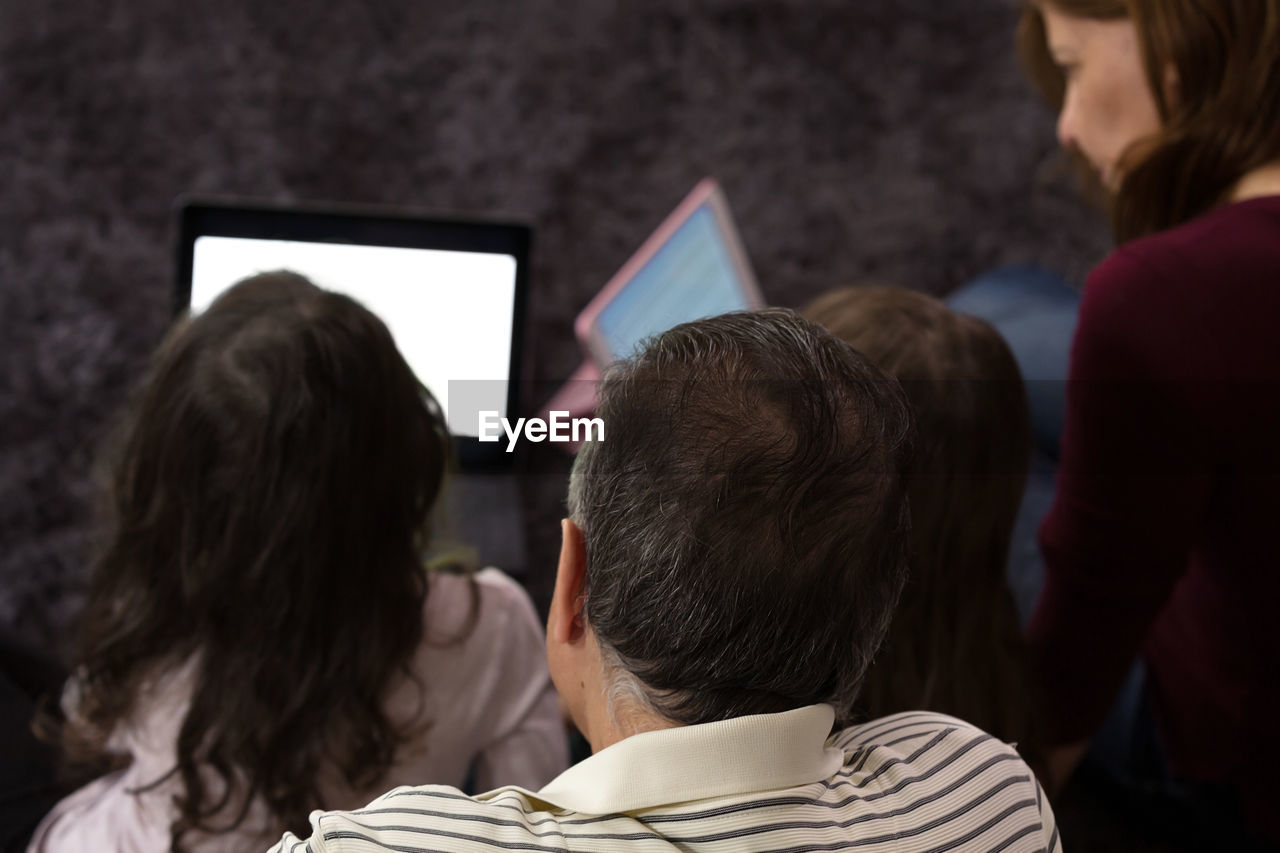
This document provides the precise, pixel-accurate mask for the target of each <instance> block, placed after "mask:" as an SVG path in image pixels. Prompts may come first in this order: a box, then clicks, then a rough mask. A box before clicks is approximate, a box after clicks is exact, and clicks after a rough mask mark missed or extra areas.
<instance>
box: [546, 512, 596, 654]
mask: <svg viewBox="0 0 1280 853" xmlns="http://www.w3.org/2000/svg"><path fill="white" fill-rule="evenodd" d="M586 579H587V546H586V540H585V539H584V538H583V535H582V529H581V528H580V527H578V525H576V524H574V523H573V522H572V521H570V520H569V519H567V518H566V519H563V520H562V521H561V522H560V564H559V566H558V567H557V568H556V587H555V591H554V592H552V594H551V612H550V613H548V614H547V639H548V640H550V641H552V642H555V643H561V644H572V643H574V642H576V641H578V640H580V639H581V638H582V634H583V618H582V604H583V599H582V587H583V584H584V583H585V582H586Z"/></svg>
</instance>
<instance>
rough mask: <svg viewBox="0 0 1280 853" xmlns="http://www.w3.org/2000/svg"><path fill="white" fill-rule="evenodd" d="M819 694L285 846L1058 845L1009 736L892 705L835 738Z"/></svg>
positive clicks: (315, 849)
mask: <svg viewBox="0 0 1280 853" xmlns="http://www.w3.org/2000/svg"><path fill="white" fill-rule="evenodd" d="M832 719H833V714H832V710H831V708H830V707H829V706H827V705H814V706H811V707H808V708H800V709H798V710H795V711H788V712H786V713H783V714H768V715H762V716H754V717H742V718H739V719H736V720H729V721H726V722H721V723H710V724H707V725H701V726H686V727H682V728H675V729H667V730H663V731H658V732H647V733H644V734H640V735H634V736H632V737H629V738H627V739H626V740H623V741H621V742H620V743H617V744H615V745H613V746H611V747H609V748H608V749H606V750H603V751H602V752H600V753H598V754H596V755H594V756H592V757H591V758H589V759H587V760H586V761H583V762H582V763H580V764H578V765H577V766H575V767H572V768H570V769H569V770H568V771H566V772H565V773H564V774H562V775H561V776H560V777H559V778H557V779H556V780H555V781H553V782H552V783H551V784H549V785H548V786H547V787H545V788H543V789H542V790H541V791H540V792H538V793H531V792H529V791H524V790H521V789H519V788H500V789H498V790H496V791H491V792H489V793H487V794H482V795H480V796H478V797H467V796H464V795H463V794H462V793H460V792H459V791H457V790H455V789H453V788H446V787H441V786H424V787H415V788H398V789H396V790H395V791H392V792H391V793H389V794H386V795H385V796H382V797H380V798H378V799H377V800H375V801H374V802H373V803H371V804H370V805H369V806H368V807H367V808H364V809H361V810H359V811H355V812H316V813H314V814H312V816H311V823H312V827H313V829H314V832H313V834H312V836H311V838H310V839H309V840H300V839H297V838H295V837H293V836H292V835H286V836H285V838H284V839H283V840H282V841H281V843H280V844H279V845H277V847H275V848H274V851H277V853H302V851H304V850H306V851H312V853H322V851H323V853H336V852H337V851H342V853H357V851H359V853H380V851H484V853H500V851H534V853H537V851H569V850H572V851H578V853H595V851H599V853H605V851H623V853H631V851H635V853H647V851H671V850H681V851H698V852H699V853H730V851H732V852H733V853H739V852H740V851H779V853H782V851H785V852H786V853H809V851H815V852H816V851H840V850H849V851H859V853H882V851H894V853H916V851H919V853H923V851H938V852H939V853H940V851H983V853H990V851H1011V852H1012V851H1050V853H1056V851H1059V850H1060V849H1061V844H1060V841H1059V838H1058V832H1057V828H1056V826H1055V824H1054V819H1053V812H1052V810H1051V809H1050V808H1049V803H1048V802H1047V801H1046V800H1045V798H1044V796H1043V794H1042V792H1041V790H1040V786H1039V785H1038V784H1036V781H1035V777H1034V776H1033V775H1032V773H1031V771H1030V769H1028V767H1027V765H1026V764H1024V763H1023V762H1022V760H1021V759H1020V758H1019V757H1018V754H1017V752H1015V751H1014V750H1013V749H1012V748H1011V747H1009V746H1007V745H1006V744H1004V743H1001V742H1000V741H998V740H996V739H994V738H992V737H991V736H989V735H987V734H985V733H983V732H981V731H979V730H978V729H975V728H974V727H972V726H970V725H969V724H967V723H964V722H961V721H959V720H956V719H954V718H952V717H946V716H942V715H940V714H933V713H927V712H909V713H903V714H895V715H893V716H891V717H885V718H883V719H881V720H876V721H874V722H871V723H867V724H864V725H861V726H857V727H855V728H850V729H845V730H843V731H840V732H837V733H836V734H834V735H832V736H831V737H827V733H828V732H829V731H830V730H831V723H832Z"/></svg>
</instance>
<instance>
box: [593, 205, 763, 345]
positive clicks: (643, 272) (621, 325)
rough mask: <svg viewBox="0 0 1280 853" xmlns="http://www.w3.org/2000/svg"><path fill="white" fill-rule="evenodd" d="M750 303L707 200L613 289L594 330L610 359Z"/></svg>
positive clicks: (747, 306) (747, 305)
mask: <svg viewBox="0 0 1280 853" xmlns="http://www.w3.org/2000/svg"><path fill="white" fill-rule="evenodd" d="M751 307H753V306H752V305H751V304H750V303H749V302H748V300H747V298H746V295H745V293H744V291H743V288H742V285H741V283H740V282H739V273H738V269H737V267H736V266H735V265H734V262H733V258H732V257H730V255H729V249H728V247H727V246H726V245H725V242H724V239H723V237H722V236H721V234H720V229H719V227H718V226H717V224H716V220H715V214H714V213H713V212H712V210H711V207H710V205H709V204H703V205H702V206H701V207H699V208H698V209H697V210H696V211H695V212H694V213H693V214H692V215H691V216H690V217H689V218H688V219H687V220H685V222H684V224H683V225H681V226H680V227H679V228H678V229H677V230H676V232H675V233H674V234H672V235H671V236H670V237H669V238H668V239H667V242H666V243H664V244H663V246H662V248H660V249H659V250H658V251H657V252H656V253H655V254H654V256H653V257H652V258H650V259H649V261H648V263H646V264H645V265H644V266H643V267H641V268H640V269H639V270H638V271H637V272H636V273H635V274H634V275H633V276H632V278H631V280H630V281H629V282H627V286H626V287H625V288H623V289H622V290H621V291H619V293H618V295H617V296H615V297H614V298H613V301H611V302H610V303H609V304H608V305H607V306H605V308H604V310H602V311H601V312H600V316H599V317H598V318H597V319H596V324H597V328H598V329H599V330H600V334H601V336H602V337H603V339H604V341H605V343H606V344H607V345H608V347H609V350H610V354H611V355H612V356H613V357H614V358H626V357H627V356H630V355H632V354H633V353H634V352H635V350H636V347H637V346H638V345H639V343H640V342H641V341H642V340H644V339H645V338H646V337H648V336H649V335H652V334H654V333H656V332H662V331H665V330H666V329H670V328H671V327H672V326H676V325H679V324H680V323H684V322H686V321H689V320H698V319H701V318H703V317H712V316H715V315H717V314H724V313H727V312H729V311H742V310H746V309H748V308H751Z"/></svg>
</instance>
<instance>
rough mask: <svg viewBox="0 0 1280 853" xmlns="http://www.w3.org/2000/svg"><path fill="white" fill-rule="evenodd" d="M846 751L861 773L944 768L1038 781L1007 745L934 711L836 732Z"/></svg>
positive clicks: (924, 772) (923, 774)
mask: <svg viewBox="0 0 1280 853" xmlns="http://www.w3.org/2000/svg"><path fill="white" fill-rule="evenodd" d="M828 742H829V743H830V745H832V746H835V747H837V748H839V749H841V750H843V751H844V752H845V754H846V756H856V758H853V759H851V760H852V762H853V764H854V765H855V766H859V767H860V768H861V769H862V770H863V771H869V772H879V769H880V768H889V767H894V768H896V771H895V772H903V771H911V773H912V775H913V776H918V777H919V778H920V779H926V778H930V777H931V776H932V775H933V773H934V772H935V771H936V770H937V769H938V768H941V767H944V766H945V767H952V768H953V769H954V768H957V767H978V766H983V767H986V768H991V769H995V771H996V772H997V773H1001V774H1004V775H1008V776H1012V777H1017V778H1018V779H1022V780H1024V781H1031V780H1032V779H1033V778H1034V777H1033V775H1032V773H1031V771H1030V768H1028V767H1027V765H1026V763H1025V762H1024V761H1023V760H1022V758H1021V757H1020V756H1019V755H1018V750H1017V748H1016V746H1014V745H1012V744H1008V743H1005V742H1004V741H1002V740H1000V739H999V738H997V737H994V736H993V735H990V734H988V733H987V732H985V731H983V730H982V729H980V728H978V727H977V726H975V725H973V724H971V723H967V722H965V721H964V720H961V719H958V718H956V717H951V716H948V715H946V714H939V713H936V712H933V711H903V712H901V713H897V714H890V715H889V716H887V717H881V718H879V719H876V720H871V721H870V722H866V723H862V724H860V725H856V726H851V727H849V728H846V729H843V730H841V731H837V732H836V733H834V734H833V735H832V736H831V738H830V739H829V741H828Z"/></svg>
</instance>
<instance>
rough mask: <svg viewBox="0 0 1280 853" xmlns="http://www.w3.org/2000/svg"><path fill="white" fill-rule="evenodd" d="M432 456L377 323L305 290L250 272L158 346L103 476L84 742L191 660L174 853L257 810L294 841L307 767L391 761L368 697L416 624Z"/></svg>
mask: <svg viewBox="0 0 1280 853" xmlns="http://www.w3.org/2000/svg"><path fill="white" fill-rule="evenodd" d="M447 442H448V435H447V431H446V429H445V427H444V424H443V421H442V417H441V415H440V414H439V411H438V409H437V407H436V406H435V403H434V401H432V400H431V399H430V398H429V396H428V395H427V394H426V392H425V391H424V390H423V389H422V387H421V386H420V385H419V383H418V381H417V380H416V379H415V377H414V375H413V372H412V371H411V370H410V368H409V367H408V365H407V364H406V363H405V362H404V360H403V358H402V357H401V356H400V354H399V352H398V351H397V349H396V347H395V344H394V342H393V341H392V338H391V336H390V333H389V332H388V331H387V328H386V326H385V325H383V323H382V322H381V321H379V320H378V319H377V318H376V317H374V316H373V315H372V314H371V313H369V312H368V311H367V310H366V309H364V308H363V307H362V306H360V305H359V304H358V303H356V302H355V301H353V300H351V299H349V298H347V297H345V296H341V295H338V294H334V293H329V292H326V291H323V290H321V289H319V288H317V287H315V286H314V285H313V284H311V283H310V282H308V281H307V280H306V279H304V278H302V277H301V276H297V275H294V274H292V273H285V272H279V273H268V274H263V275H258V276H254V277H252V278H250V279H246V280H245V281H243V282H241V283H239V284H237V285H236V286H234V287H233V288H231V289H230V290H228V291H227V292H226V293H225V294H224V295H223V296H221V297H220V298H219V299H218V300H217V301H215V302H214V303H213V305H212V306H210V308H209V309H208V310H207V311H206V312H205V313H203V314H201V315H200V316H198V317H195V318H194V319H191V320H189V321H184V322H182V323H181V324H180V325H179V326H178V327H176V328H175V329H174V331H173V332H172V333H171V334H170V336H169V337H168V338H167V339H166V340H165V342H164V343H163V344H162V346H161V348H160V350H159V352H158V353H157V355H156V358H155V360H154V363H153V366H152V370H151V373H150V375H149V376H148V378H147V379H146V381H145V383H144V385H143V386H142V390H141V393H140V396H139V398H138V399H137V400H136V403H135V405H134V407H133V408H132V410H131V412H130V415H129V418H128V420H127V422H126V423H125V424H124V425H123V429H122V430H121V438H120V441H119V443H118V445H117V446H116V447H115V452H114V454H113V455H112V456H111V458H110V460H109V463H108V464H109V471H108V472H107V475H108V480H109V484H110V485H109V494H108V496H107V502H106V503H107V505H106V507H105V509H106V516H107V517H106V525H105V530H104V537H105V541H104V543H103V548H102V551H101V553H100V556H99V559H98V561H97V564H96V566H95V568H94V573H93V576H92V578H91V581H90V590H89V599H88V603H87V605H86V609H85V615H84V621H83V635H82V653H81V660H80V664H81V665H80V677H81V679H82V684H81V688H82V701H81V709H80V710H81V715H82V716H83V717H84V720H85V723H86V725H85V726H84V727H83V729H82V731H81V732H79V735H80V740H81V741H82V742H83V743H84V744H85V745H87V746H88V748H89V749H88V751H89V752H92V751H93V749H94V748H97V749H99V750H100V749H101V748H102V747H103V743H104V739H105V738H106V737H107V736H108V735H109V734H110V732H111V731H112V730H113V729H115V728H116V727H118V726H120V725H121V724H122V723H123V722H124V721H125V720H127V719H128V718H129V717H130V715H131V714H134V713H135V712H136V713H138V714H141V712H142V711H144V710H145V709H142V708H139V707H137V704H138V697H139V692H140V687H141V686H142V685H143V684H144V683H146V682H147V681H148V679H151V678H156V677H163V675H164V674H165V673H166V672H170V673H171V672H172V671H173V670H174V669H175V668H176V667H178V666H179V665H181V664H183V663H184V662H188V661H191V662H193V666H194V668H193V682H192V683H193V685H194V688H193V695H192V697H191V705H190V709H189V710H188V712H187V715H186V718H185V720H184V722H183V724H182V727H181V731H180V734H179V738H178V744H177V757H178V766H177V771H178V773H179V775H180V776H181V779H182V781H183V782H184V785H185V791H186V793H185V795H184V796H182V797H180V798H179V806H180V818H179V820H178V821H177V822H176V823H175V845H176V844H177V841H176V837H177V836H178V835H180V834H181V833H182V832H183V831H185V830H188V829H193V828H200V829H205V830H208V829H214V828H216V827H214V826H210V825H208V824H206V823H205V821H204V819H205V818H207V817H210V816H211V815H213V814H214V813H215V812H217V813H219V820H220V821H222V820H223V817H222V816H223V815H225V814H226V809H227V808H228V807H229V808H230V809H231V810H232V815H233V816H234V814H235V812H236V810H238V808H239V807H241V806H243V805H244V804H245V802H247V798H248V797H250V796H254V795H257V796H261V797H264V798H265V800H266V802H267V804H268V805H269V806H270V808H271V809H272V811H273V812H274V813H275V814H276V815H277V816H278V817H279V818H280V819H281V820H282V821H287V822H289V824H290V825H291V826H293V827H297V826H304V825H305V820H306V815H307V813H308V811H309V810H310V809H312V808H315V807H317V805H318V804H319V792H318V787H317V785H318V779H319V777H320V771H321V770H324V771H325V772H328V773H333V772H337V773H340V774H341V775H342V776H344V777H345V778H347V779H348V780H349V781H352V782H353V783H354V782H359V781H365V782H368V781H372V779H373V778H376V776H377V775H378V774H379V773H380V772H381V771H382V770H383V769H384V768H385V767H386V765H387V764H388V763H389V762H390V760H391V756H392V754H393V751H394V749H395V746H396V745H397V743H398V742H399V740H400V739H401V738H402V736H403V733H401V732H398V731H397V730H396V729H395V727H394V726H393V725H392V723H391V721H389V720H388V719H387V718H386V716H385V715H384V713H383V711H382V699H383V695H384V693H385V691H386V689H387V687H388V684H389V682H390V680H391V678H392V676H394V675H395V674H396V673H397V671H399V670H400V669H402V667H403V666H404V664H405V663H406V662H407V660H408V658H409V656H410V654H411V653H412V652H413V650H414V649H415V648H416V646H417V643H418V641H419V638H420V637H421V633H422V630H423V626H422V616H421V614H422V601H423V597H424V596H425V594H426V583H425V576H424V574H423V570H422V564H421V559H420V553H421V549H422V547H423V546H424V545H425V542H424V531H425V529H426V522H427V517H428V514H429V512H430V509H431V506H432V504H433V503H434V501H435V499H436V497H437V495H438V493H439V490H440V487H441V481H442V477H443V474H444V469H445V463H446V459H447V448H448V443H447ZM198 765H204V766H205V767H206V768H212V769H213V770H214V771H215V772H216V773H218V774H220V775H221V776H223V777H224V781H226V780H229V779H230V778H234V779H236V780H238V782H239V783H241V784H242V785H243V787H244V789H245V790H244V794H245V795H246V796H245V800H244V801H241V800H235V799H233V800H232V801H231V802H230V803H219V802H217V800H218V799H219V798H217V797H214V796H212V793H211V791H212V790H221V788H222V786H221V785H219V784H215V785H213V786H209V785H208V776H207V770H206V771H205V772H204V773H203V774H202V773H201V772H199V771H198V769H197V767H198ZM226 822H227V823H230V822H231V821H226Z"/></svg>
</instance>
